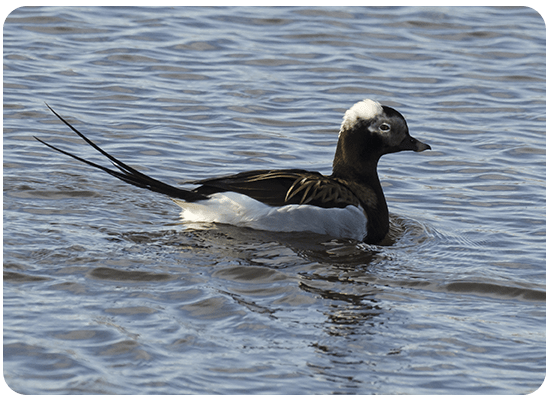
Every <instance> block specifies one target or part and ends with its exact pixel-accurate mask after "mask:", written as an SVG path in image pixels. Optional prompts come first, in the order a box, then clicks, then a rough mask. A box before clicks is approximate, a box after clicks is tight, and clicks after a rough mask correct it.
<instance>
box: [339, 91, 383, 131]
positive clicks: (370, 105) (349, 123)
mask: <svg viewBox="0 0 550 400" xmlns="http://www.w3.org/2000/svg"><path fill="white" fill-rule="evenodd" d="M383 112H384V109H383V108H382V106H381V105H380V103H378V102H377V101H374V100H370V99H366V100H363V101H360V102H359V103H355V104H354V105H353V106H352V107H351V108H350V109H349V110H348V111H346V113H345V114H344V121H343V122H342V126H341V127H340V131H343V130H345V129H349V128H352V127H353V126H354V125H355V123H356V122H357V120H358V119H366V120H368V119H373V118H374V117H376V116H377V115H379V114H382V113H383Z"/></svg>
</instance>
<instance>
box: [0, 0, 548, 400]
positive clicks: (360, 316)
mask: <svg viewBox="0 0 550 400" xmlns="http://www.w3.org/2000/svg"><path fill="white" fill-rule="evenodd" d="M3 32H4V37H3V40H4V42H3V43H4V93H3V94H4V120H3V122H4V134H3V162H4V164H3V182H4V196H3V204H4V219H3V261H4V264H3V265H4V282H3V290H4V292H3V293H4V298H3V301H4V303H3V305H4V308H3V312H4V314H3V318H4V319H3V326H4V341H3V350H4V353H3V354H4V359H3V361H4V364H3V371H4V379H5V381H6V383H7V385H8V386H9V387H10V388H11V389H12V390H14V391H16V392H19V393H26V394H39V393H40V394H138V393H139V394H524V393H531V392H533V391H535V390H537V389H538V388H539V386H540V385H541V384H542V382H543V380H544V378H545V373H546V328H545V325H546V308H545V305H546V302H545V300H546V271H545V258H546V251H545V250H546V248H545V242H546V230H545V226H546V217H545V214H546V208H545V202H546V194H545V186H546V175H545V174H546V172H545V169H546V148H545V140H546V135H545V127H546V92H545V87H546V63H545V57H546V42H545V26H544V21H543V19H542V17H541V16H540V15H539V14H538V13H537V12H536V11H534V10H533V9H530V8H469V7H463V8H449V7H442V8H406V7H405V8H322V7H317V8H304V7H297V8H94V7H90V8H80V7H74V8H58V7H57V8H56V7H51V8H50V7H48V8H19V9H17V10H15V11H13V12H12V13H11V14H10V15H9V16H8V18H7V19H6V21H5V23H4V31H3ZM364 98H373V99H376V100H378V101H380V102H382V103H383V104H386V105H389V106H392V107H394V108H396V109H397V110H399V111H400V112H401V113H402V114H404V115H405V117H406V118H407V121H408V125H409V128H410V131H411V134H412V135H413V136H415V137H417V138H418V139H420V140H422V141H424V142H426V143H429V144H430V145H431V146H432V149H433V150H432V151H427V152H424V153H412V152H408V153H400V154H392V155H388V156H386V157H384V158H382V160H381V162H380V165H379V174H380V177H381V180H382V181H383V186H384V191H385V193H386V197H387V201H388V205H389V208H390V213H391V224H392V227H391V234H392V237H393V238H394V241H395V243H394V244H393V245H391V246H365V245H363V244H361V243H356V242H353V241H346V240H335V239H333V238H329V237H324V236H319V235H314V234H277V233H268V232H260V231H253V230H249V229H240V228H235V227H231V226H223V225H211V226H204V225H202V226H197V225H189V224H186V223H184V222H182V221H180V219H179V211H180V209H179V207H178V206H176V205H175V204H174V203H173V202H172V201H170V199H168V198H166V197H164V196H162V195H158V194H155V193H152V192H148V191H146V190H142V189H139V188H135V187H131V186H128V185H126V184H124V183H123V182H121V181H118V180H116V179H114V178H112V177H111V176H109V175H107V174H104V173H102V172H101V171H98V170H95V169H93V168H90V167H88V166H86V165H83V164H81V163H79V162H77V161H75V160H73V159H70V158H68V157H64V156H63V155H61V154H58V153H55V152H53V151H51V150H50V149H48V148H46V147H45V146H43V145H42V144H40V143H38V142H37V141H35V140H34V139H33V136H38V137H40V138H42V139H44V140H46V141H48V142H50V143H52V144H54V145H56V146H59V147H62V148H64V149H66V150H68V151H71V152H74V153H77V154H79V155H81V156H84V157H86V158H89V159H92V160H94V161H96V162H102V163H104V164H103V165H106V166H108V165H109V163H108V161H106V160H102V159H101V156H100V155H99V154H97V153H95V152H94V150H93V149H91V148H89V147H87V146H86V145H85V144H84V143H83V142H82V141H81V140H80V139H79V138H78V137H76V136H75V135H74V134H72V133H71V132H70V131H69V130H68V129H67V128H66V127H65V126H63V125H62V124H60V122H59V121H58V120H57V119H56V118H55V116H53V115H52V114H51V113H50V112H49V111H48V109H47V108H46V106H45V104H44V102H47V103H48V104H49V105H51V106H52V107H53V108H54V109H56V111H58V112H59V113H60V114H61V115H63V116H65V117H67V119H68V120H69V121H71V122H72V123H74V125H75V126H76V127H77V128H78V129H80V130H81V131H82V132H83V133H85V134H87V135H88V136H89V137H90V138H91V139H92V140H94V141H96V142H97V143H98V144H99V145H101V146H103V147H104V148H105V150H107V151H108V152H111V153H113V154H114V155H115V156H117V157H118V158H120V159H121V160H123V161H125V162H127V163H128V164H130V165H133V166H137V167H139V169H140V170H141V171H143V172H145V173H147V174H150V175H152V176H154V177H156V178H158V179H161V180H163V181H166V182H167V183H170V184H173V185H181V184H183V182H184V181H185V180H188V179H200V178H205V177H210V176H215V175H221V174H229V173H236V172H240V171H244V170H250V169H264V168H265V169H275V168H304V169H309V170H317V171H320V172H322V173H330V168H331V162H332V157H333V154H334V150H335V145H336V140H337V133H338V129H339V126H340V122H341V118H342V116H343V113H344V112H345V110H346V109H347V108H349V107H350V106H351V105H353V104H354V103H355V102H357V101H359V100H362V99H364Z"/></svg>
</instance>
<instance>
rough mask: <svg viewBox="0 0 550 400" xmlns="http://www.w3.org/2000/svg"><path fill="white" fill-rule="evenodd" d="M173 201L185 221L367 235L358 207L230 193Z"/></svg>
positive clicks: (356, 236) (350, 236)
mask: <svg viewBox="0 0 550 400" xmlns="http://www.w3.org/2000/svg"><path fill="white" fill-rule="evenodd" d="M174 201H175V202H176V204H178V205H179V206H180V207H181V208H182V209H183V210H182V212H181V214H180V215H181V218H182V219H183V220H184V221H188V222H217V223H222V224H230V225H236V226H242V227H248V228H253V229H259V230H266V231H275V232H302V231H307V232H315V233H320V234H326V235H330V236H333V237H338V238H347V239H356V240H362V239H363V238H364V237H365V236H366V235H367V218H366V217H365V214H364V213H363V210H362V209H361V208H360V207H359V208H358V207H354V206H348V207H346V208H321V207H316V206H311V205H307V204H300V205H298V204H289V205H285V206H281V207H271V206H268V205H266V204H263V203H261V202H259V201H257V200H254V199H252V198H250V197H248V196H245V195H242V194H239V193H234V192H223V193H215V194H213V195H211V196H210V198H209V199H208V200H201V201H197V202H194V203H188V202H185V201H183V200H178V199H174Z"/></svg>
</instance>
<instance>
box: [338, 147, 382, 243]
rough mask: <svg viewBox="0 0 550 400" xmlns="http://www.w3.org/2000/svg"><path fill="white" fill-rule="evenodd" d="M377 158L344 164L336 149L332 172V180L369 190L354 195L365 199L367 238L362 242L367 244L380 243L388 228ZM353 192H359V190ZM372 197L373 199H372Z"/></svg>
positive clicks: (367, 158) (363, 202)
mask: <svg viewBox="0 0 550 400" xmlns="http://www.w3.org/2000/svg"><path fill="white" fill-rule="evenodd" d="M340 150H341V149H340ZM379 158H380V157H376V156H372V155H371V156H370V157H365V158H363V159H362V160H361V161H362V162H353V163H350V162H349V160H346V161H348V162H344V157H343V154H342V153H341V152H340V154H339V149H338V148H337V150H336V156H335V159H334V161H335V162H334V165H333V172H332V177H333V178H339V179H342V180H344V181H347V182H350V183H351V184H352V186H354V187H357V188H364V187H366V188H368V189H370V190H366V191H365V193H356V195H357V196H358V197H359V198H360V199H361V198H362V197H363V198H364V197H365V196H366V197H367V199H365V200H363V201H362V204H361V206H362V207H363V209H364V210H365V214H366V215H367V236H366V237H365V238H364V239H363V241H364V242H365V243H369V244H377V243H380V242H381V241H382V240H383V239H384V238H385V237H386V234H387V233H388V231H389V227H390V221H389V212H388V205H387V204H386V198H385V197H384V192H383V191H382V185H381V184H380V179H379V178H378V173H377V171H376V167H377V164H378V160H379ZM365 160H369V162H365ZM355 161H358V160H355ZM352 190H353V189H352ZM355 191H356V192H359V191H360V189H358V190H355ZM373 195H374V198H372V197H373Z"/></svg>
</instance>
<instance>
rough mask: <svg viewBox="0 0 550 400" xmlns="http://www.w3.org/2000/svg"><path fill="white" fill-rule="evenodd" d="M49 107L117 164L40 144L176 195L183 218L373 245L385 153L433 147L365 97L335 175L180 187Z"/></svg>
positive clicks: (276, 174)
mask: <svg viewBox="0 0 550 400" xmlns="http://www.w3.org/2000/svg"><path fill="white" fill-rule="evenodd" d="M47 106H48V105H47ZM48 108H49V109H50V110H51V111H52V112H53V113H54V114H55V115H56V116H57V117H58V118H59V119H60V120H61V121H62V122H64V123H65V125H67V126H68V127H69V128H71V129H72V130H73V132H75V133H76V134H77V135H78V136H80V137H81V138H82V139H84V140H85V141H86V143H88V144H89V145H90V146H92V147H93V148H94V149H96V150H97V151H99V152H100V153H101V154H103V155H104V156H105V157H107V158H108V159H109V160H110V161H111V162H112V163H113V165H114V166H116V167H117V168H118V170H113V169H109V168H106V167H104V166H101V165H98V164H96V163H93V162H91V161H88V160H85V159H83V158H81V157H78V156H76V155H74V154H71V153H69V152H67V151H64V150H61V149H59V148H57V147H55V146H52V145H51V144H48V143H46V142H44V141H42V140H40V139H38V138H36V137H35V138H36V139H37V140H38V141H39V142H41V143H43V144H45V145H46V146H48V147H50V148H52V149H54V150H57V151H59V152H60V153H63V154H66V155H68V156H71V157H73V158H75V159H77V160H79V161H82V162H84V163H86V164H88V165H91V166H93V167H96V168H99V169H101V170H103V171H105V172H107V173H109V174H111V175H113V176H115V177H117V178H119V179H121V180H123V181H124V182H126V183H129V184H131V185H134V186H138V187H141V188H145V189H149V190H151V191H153V192H158V193H163V194H166V195H168V196H170V197H171V198H172V199H173V200H174V201H175V202H176V203H177V204H178V205H179V206H180V207H181V208H182V212H181V216H182V218H183V219H184V220H187V221H194V222H217V223H225V224H232V225H237V226H245V227H250V228H255V229H262V230H270V231H283V232H292V231H311V232H317V233H322V234H328V235H330V236H333V237H339V238H349V239H356V240H361V241H364V242H365V243H369V244H377V243H380V242H381V241H382V240H383V239H384V238H385V236H386V234H387V233H388V230H389V215H388V206H387V204H386V199H385V197H384V193H383V191H382V186H381V185H380V180H379V178H378V173H377V171H376V168H377V165H378V160H379V159H380V157H381V156H383V155H384V154H390V153H396V152H400V151H404V150H413V151H416V152H420V151H424V150H428V149H431V148H430V146H429V145H427V144H425V143H422V142H420V141H418V140H416V139H415V138H413V137H412V136H410V134H409V129H408V127H407V123H406V122H405V119H404V118H403V116H402V115H401V114H400V113H399V112H397V111H396V110H394V109H393V108H391V107H387V106H383V105H381V104H380V103H378V102H376V101H373V100H368V99H367V100H363V101H360V102H358V103H356V104H355V105H354V106H353V107H351V108H350V109H349V110H348V111H346V113H345V115H344V120H343V122H342V125H341V127H340V133H339V136H338V144H337V146H336V154H335V156H334V161H333V164H332V175H329V176H326V175H322V174H320V173H318V172H311V171H305V170H302V169H283V170H257V171H249V172H241V173H239V174H236V175H229V176H222V177H216V178H209V179H203V180H197V181H189V182H186V183H189V184H192V185H199V186H198V187H196V188H194V189H182V188H177V187H174V186H171V185H168V184H165V183H163V182H160V181H158V180H156V179H154V178H151V177H149V176H147V175H145V174H143V173H141V172H139V171H137V170H135V169H134V168H132V167H130V166H128V165H127V164H125V163H123V162H122V161H119V160H117V159H116V158H115V157H113V156H112V155H110V154H108V153H107V152H105V151H104V150H102V149H101V148H100V147H99V146H97V145H96V144H95V143H93V142H92V141H91V140H89V139H88V138H87V137H86V136H84V135H83V134H82V133H80V132H79V131H78V130H77V129H76V128H74V127H73V126H72V125H71V124H69V123H68V122H67V121H66V120H65V119H63V118H62V117H61V116H60V115H59V114H58V113H56V112H55V111H54V110H53V109H52V108H51V107H50V106H48Z"/></svg>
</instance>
